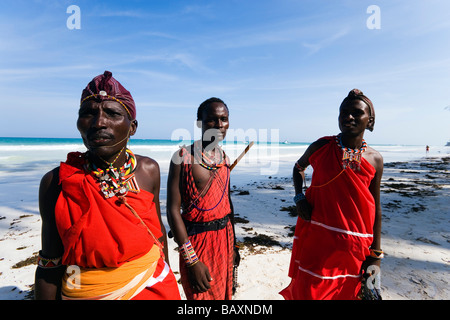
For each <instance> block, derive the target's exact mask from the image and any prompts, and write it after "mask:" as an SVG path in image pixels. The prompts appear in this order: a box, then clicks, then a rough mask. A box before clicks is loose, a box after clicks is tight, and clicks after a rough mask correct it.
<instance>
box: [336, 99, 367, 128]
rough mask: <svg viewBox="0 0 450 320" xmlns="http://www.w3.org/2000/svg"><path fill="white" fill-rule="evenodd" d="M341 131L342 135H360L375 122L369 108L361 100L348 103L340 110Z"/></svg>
mask: <svg viewBox="0 0 450 320" xmlns="http://www.w3.org/2000/svg"><path fill="white" fill-rule="evenodd" d="M338 121H339V129H341V132H342V133H347V134H350V135H359V134H361V133H362V132H364V130H366V129H367V127H368V126H369V124H371V122H372V121H373V117H371V116H370V109H369V106H368V105H367V104H366V103H365V102H364V101H361V100H350V101H346V102H345V103H344V104H342V105H341V107H340V108H339V118H338Z"/></svg>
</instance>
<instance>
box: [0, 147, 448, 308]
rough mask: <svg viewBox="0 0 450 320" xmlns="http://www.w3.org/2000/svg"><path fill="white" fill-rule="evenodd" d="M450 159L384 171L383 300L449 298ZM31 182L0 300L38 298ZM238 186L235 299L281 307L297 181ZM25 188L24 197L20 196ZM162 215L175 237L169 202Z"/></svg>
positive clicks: (6, 245)
mask: <svg viewBox="0 0 450 320" xmlns="http://www.w3.org/2000/svg"><path fill="white" fill-rule="evenodd" d="M449 160H450V155H448V154H447V155H441V156H437V157H436V156H433V157H428V158H421V159H418V160H413V161H408V162H390V163H386V164H385V169H384V174H383V179H382V189H381V203H382V212H383V220H382V223H383V227H382V248H383V250H384V251H385V253H386V258H385V259H383V261H382V265H381V272H382V273H381V288H382V296H383V299H384V300H403V299H407V300H425V299H444V300H445V299H449V298H450V290H449V288H448V287H449V283H450V272H449V271H450V221H449V220H450V219H449V217H448V211H449V210H448V209H449V203H450V186H449V184H448V181H449V174H450V173H449V169H450V164H449ZM29 178H30V177H29V176H28V175H27V174H26V173H25V174H24V176H23V177H22V178H18V179H16V181H15V183H12V184H10V185H9V186H8V191H9V192H10V194H11V197H10V198H8V199H7V200H8V201H5V203H1V204H0V281H1V286H0V300H24V299H30V298H32V296H31V290H32V285H33V283H34V271H35V269H36V265H35V261H36V255H37V252H38V251H39V250H40V227H41V222H40V216H39V212H38V207H37V188H38V186H30V185H29ZM35 178H36V177H33V179H35ZM307 178H308V177H307ZM39 179H40V177H39ZM237 180H239V182H238V183H233V182H232V183H231V186H232V188H231V189H232V200H233V204H234V207H235V210H236V217H237V218H238V219H237V223H236V236H237V239H238V242H240V243H241V248H242V249H241V265H240V267H239V269H238V283H239V287H238V289H237V292H236V294H235V296H234V297H233V299H235V300H282V297H281V295H279V294H278V292H279V291H281V290H282V289H283V288H284V287H286V286H287V285H288V284H289V282H290V278H289V277H288V275H287V271H288V268H289V262H290V250H291V249H290V248H291V246H292V232H293V231H292V228H293V227H294V226H295V224H296V220H297V218H296V217H295V216H292V215H291V214H290V213H291V210H292V207H293V202H292V197H293V193H294V191H293V190H294V189H293V185H292V181H291V178H290V177H284V176H269V177H267V178H259V179H257V180H256V181H246V182H245V183H244V182H242V181H243V180H242V178H240V179H237ZM4 183H6V182H4ZM24 188H25V190H26V192H25V193H24V192H23V190H24ZM19 189H20V190H21V193H20V194H21V196H15V194H19V192H16V191H17V190H19ZM2 190H3V189H2ZM4 190H6V188H4ZM161 213H162V216H163V222H164V224H165V225H166V229H167V230H168V224H167V220H166V217H165V199H164V200H163V201H161ZM168 246H169V258H170V264H171V266H172V269H173V271H174V272H175V276H176V278H177V279H178V278H179V273H177V272H178V254H177V252H176V251H175V250H174V249H175V246H176V245H175V242H174V241H173V239H168ZM179 287H180V290H181V291H180V292H182V288H181V285H180V286H179ZM183 296H184V294H183V293H182V297H183Z"/></svg>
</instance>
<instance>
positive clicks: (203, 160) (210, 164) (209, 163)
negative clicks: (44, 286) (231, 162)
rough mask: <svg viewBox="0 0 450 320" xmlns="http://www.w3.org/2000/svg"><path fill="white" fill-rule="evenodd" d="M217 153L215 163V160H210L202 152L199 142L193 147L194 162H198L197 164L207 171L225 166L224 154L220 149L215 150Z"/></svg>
mask: <svg viewBox="0 0 450 320" xmlns="http://www.w3.org/2000/svg"><path fill="white" fill-rule="evenodd" d="M217 151H219V152H216V153H218V154H219V156H220V158H219V160H218V161H216V159H211V157H210V156H208V154H207V153H205V152H203V150H202V143H201V141H199V142H197V143H196V144H195V146H194V156H195V158H196V160H198V163H199V164H200V165H201V166H202V167H204V168H206V169H208V170H216V169H219V168H221V167H223V166H224V165H226V157H225V152H224V151H223V150H222V149H221V148H220V147H218V148H217Z"/></svg>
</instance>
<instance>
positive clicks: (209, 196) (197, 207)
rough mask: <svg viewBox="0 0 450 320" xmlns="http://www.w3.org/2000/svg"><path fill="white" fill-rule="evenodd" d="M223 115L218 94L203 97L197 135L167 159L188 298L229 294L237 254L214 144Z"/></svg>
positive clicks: (171, 212)
mask: <svg viewBox="0 0 450 320" xmlns="http://www.w3.org/2000/svg"><path fill="white" fill-rule="evenodd" d="M228 116H229V114H228V107H227V106H226V105H225V103H224V102H223V101H222V100H220V99H218V98H210V99H208V100H206V101H204V102H203V103H202V104H201V105H200V107H199V108H198V112H197V120H198V123H199V126H201V128H202V140H199V141H195V142H194V143H193V144H192V145H191V146H188V147H186V146H185V147H182V148H181V149H180V150H179V151H177V152H175V154H174V155H173V157H172V162H171V164H170V169H169V177H168V183H167V217H168V220H169V225H170V227H171V231H172V232H173V235H174V238H175V241H176V242H177V244H178V245H179V251H180V273H181V283H182V285H183V289H184V292H185V293H186V298H187V299H188V300H231V296H232V281H233V278H232V270H233V262H234V259H235V255H236V259H238V258H237V257H238V254H237V252H236V253H235V250H234V248H235V237H234V230H233V224H232V222H233V216H232V214H233V208H232V203H231V199H230V197H229V189H230V168H229V159H228V157H227V156H226V154H225V152H224V151H223V150H222V149H221V147H220V146H219V145H218V143H219V142H220V141H222V140H223V139H224V138H225V135H226V132H227V130H228V127H229V120H228ZM180 208H181V209H182V212H180ZM236 251H237V250H236ZM236 261H237V260H236Z"/></svg>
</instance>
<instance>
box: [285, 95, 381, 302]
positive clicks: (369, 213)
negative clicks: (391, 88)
mask: <svg viewBox="0 0 450 320" xmlns="http://www.w3.org/2000/svg"><path fill="white" fill-rule="evenodd" d="M338 120H339V128H340V130H341V133H340V134H339V135H337V136H331V137H324V138H321V139H319V140H317V141H316V142H314V143H312V144H311V145H310V146H309V147H308V148H307V150H306V151H305V153H304V154H303V156H302V157H301V158H300V159H299V160H298V161H297V163H296V165H295V167H294V171H293V179H294V185H295V191H296V196H295V198H294V201H295V203H296V207H297V213H298V215H299V218H298V221H297V226H296V228H295V235H294V242H293V248H292V258H291V264H290V268H289V276H290V277H291V278H292V280H291V283H290V284H289V286H288V287H287V288H285V289H284V290H282V291H281V292H280V294H281V295H283V297H284V298H285V299H289V300H301V299H314V300H316V299H317V300H319V299H320V300H321V299H335V300H347V299H358V298H365V299H366V298H368V295H370V294H372V298H379V299H380V298H381V297H380V296H379V292H378V290H376V289H372V288H369V287H370V285H371V283H368V282H367V286H364V288H365V290H361V284H362V283H363V284H365V283H366V282H365V281H364V280H363V279H366V278H367V276H372V272H371V271H372V270H374V271H375V273H376V274H378V275H379V266H380V259H381V258H382V256H383V253H382V251H381V249H380V237H381V206H380V181H381V176H382V173H383V158H382V156H381V155H380V154H379V153H378V152H377V151H375V150H374V149H372V148H371V147H368V146H367V144H366V142H365V141H364V139H363V136H364V132H365V130H366V129H368V130H370V131H372V130H373V127H374V123H375V112H374V109H373V104H372V102H371V101H370V100H369V98H367V97H366V96H365V95H364V94H363V93H362V92H361V91H359V90H358V89H354V90H352V91H350V93H349V94H348V96H347V97H346V98H345V99H344V101H343V102H342V104H341V106H340V109H339V119H338ZM309 165H311V166H312V167H313V170H314V171H313V176H312V181H311V186H310V187H309V188H308V189H307V190H306V194H305V195H304V194H303V191H302V184H303V181H304V170H305V168H306V167H307V166H309ZM368 268H369V269H368ZM363 274H364V277H363ZM371 278H372V277H369V279H371ZM368 289H372V290H369V291H368ZM368 292H369V293H368Z"/></svg>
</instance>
